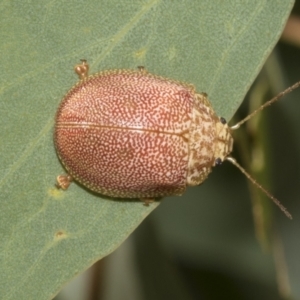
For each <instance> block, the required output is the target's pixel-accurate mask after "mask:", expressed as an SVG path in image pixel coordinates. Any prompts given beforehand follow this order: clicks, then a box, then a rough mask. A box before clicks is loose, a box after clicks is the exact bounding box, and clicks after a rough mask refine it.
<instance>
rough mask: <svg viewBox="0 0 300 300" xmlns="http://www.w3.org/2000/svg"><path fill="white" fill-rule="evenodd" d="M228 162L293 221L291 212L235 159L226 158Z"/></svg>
mask: <svg viewBox="0 0 300 300" xmlns="http://www.w3.org/2000/svg"><path fill="white" fill-rule="evenodd" d="M226 160H228V161H230V162H231V163H232V164H233V165H235V166H236V167H237V168H238V169H239V170H240V171H241V172H242V173H243V174H244V175H245V176H246V177H247V178H248V179H249V180H250V181H251V182H252V183H253V184H254V185H255V186H256V187H258V188H259V189H260V190H261V191H262V192H263V193H264V194H265V195H267V196H268V197H269V198H270V199H271V200H272V201H273V202H274V203H275V204H276V205H277V206H278V207H279V208H280V209H281V210H282V211H283V213H284V214H285V215H286V216H287V217H288V218H289V219H291V220H292V219H293V217H292V215H291V214H290V213H289V211H288V210H287V209H286V208H285V207H284V206H283V205H282V204H281V203H280V201H279V200H278V199H276V198H275V197H274V196H273V195H271V194H270V192H268V191H267V190H266V189H265V188H263V187H262V186H261V185H260V184H259V183H258V182H257V181H256V180H255V179H253V178H252V177H251V176H250V174H248V173H247V172H246V170H245V169H244V168H243V167H242V166H241V165H240V164H238V163H237V161H236V160H235V159H234V158H233V157H230V156H228V157H226Z"/></svg>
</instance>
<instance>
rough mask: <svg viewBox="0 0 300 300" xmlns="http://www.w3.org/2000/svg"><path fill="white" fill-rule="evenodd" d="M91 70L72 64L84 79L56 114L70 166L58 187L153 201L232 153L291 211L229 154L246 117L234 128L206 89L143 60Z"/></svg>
mask: <svg viewBox="0 0 300 300" xmlns="http://www.w3.org/2000/svg"><path fill="white" fill-rule="evenodd" d="M88 71H89V65H88V63H87V62H86V60H82V61H81V63H80V64H78V65H76V66H75V72H76V73H77V74H78V76H79V78H80V81H79V82H78V83H77V84H76V85H75V86H74V87H73V88H71V90H70V91H69V92H68V93H67V94H66V95H65V97H64V98H63V100H62V102H61V103H60V105H59V108H58V110H57V113H56V119H55V130H54V143H55V147H56V151H57V154H58V157H59V159H60V161H61V162H62V164H63V166H64V168H65V169H66V171H67V173H68V174H67V175H60V176H58V177H57V185H58V187H60V188H62V189H67V188H68V186H69V184H70V182H71V181H72V180H73V179H74V180H75V181H77V182H79V183H81V184H82V185H84V186H85V187H87V188H88V189H90V190H92V191H94V192H97V193H100V194H103V195H107V196H110V197H122V198H140V199H141V200H142V201H144V203H145V204H148V203H149V202H151V201H154V200H155V199H158V198H162V197H165V196H171V195H182V194H183V193H184V191H185V190H186V188H187V186H195V185H199V184H201V183H202V182H203V181H204V180H205V179H206V178H207V176H208V174H209V173H210V172H211V170H212V167H214V166H216V165H220V164H221V163H222V162H223V161H224V160H229V161H230V162H232V163H233V164H235V165H236V166H237V167H238V168H239V169H240V170H241V171H242V172H243V173H244V174H245V175H246V176H247V178H248V179H250V180H251V181H252V182H253V183H255V184H256V185H257V186H258V187H259V188H260V189H261V190H262V191H263V192H265V193H266V194H267V195H268V196H269V197H270V198H271V199H272V200H273V201H274V202H275V203H276V204H277V205H278V206H279V207H280V208H281V209H282V210H283V211H284V212H285V213H287V212H286V209H285V208H284V207H283V206H282V205H281V204H280V203H279V201H278V200H277V199H276V198H274V197H273V196H272V195H270V194H269V193H268V192H267V191H266V190H265V189H264V188H262V187H261V186H260V185H259V184H258V183H256V181H255V180H254V179H252V178H251V177H250V175H249V174H248V173H246V171H245V170H244V169H243V168H242V167H241V166H240V165H238V163H237V162H236V161H235V160H234V159H233V158H232V157H230V156H229V154H230V153H231V151H232V147H233V138H232V135H231V131H232V130H233V129H236V128H238V127H239V126H240V125H241V124H242V123H243V122H244V120H242V121H241V122H239V123H238V124H236V125H235V126H232V127H229V126H228V124H227V122H226V120H225V119H224V118H222V117H221V118H220V117H218V116H217V115H216V114H215V112H214V110H213V108H212V106H211V104H210V102H209V100H208V97H207V94H205V93H197V92H196V90H195V88H194V86H193V85H191V84H186V83H182V82H179V81H175V80H171V79H167V78H164V77H161V76H157V75H153V74H151V73H149V72H147V71H146V70H145V69H144V68H143V67H139V68H138V69H137V70H108V71H103V72H100V73H96V74H94V75H89V74H88ZM294 88H296V87H293V89H294ZM287 92H289V91H287V90H286V91H284V92H283V93H287ZM280 97H281V96H280ZM271 101H272V100H271ZM275 101H276V100H275ZM273 102H274V101H273ZM261 109H263V108H259V109H258V110H257V111H260V110H261ZM257 111H255V112H254V113H256V112H257Z"/></svg>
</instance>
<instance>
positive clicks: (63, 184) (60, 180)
mask: <svg viewBox="0 0 300 300" xmlns="http://www.w3.org/2000/svg"><path fill="white" fill-rule="evenodd" d="M72 180H73V178H72V177H71V176H70V175H59V176H57V177H56V186H57V188H59V189H62V190H66V189H67V188H68V187H69V185H70V184H71V182H72Z"/></svg>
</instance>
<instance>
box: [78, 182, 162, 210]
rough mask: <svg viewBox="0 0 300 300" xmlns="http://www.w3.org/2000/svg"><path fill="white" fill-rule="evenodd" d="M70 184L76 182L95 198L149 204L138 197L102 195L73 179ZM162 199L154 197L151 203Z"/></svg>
mask: <svg viewBox="0 0 300 300" xmlns="http://www.w3.org/2000/svg"><path fill="white" fill-rule="evenodd" d="M72 184H76V185H77V186H79V187H80V188H82V189H84V190H85V191H86V192H87V193H89V194H90V195H93V196H95V197H97V198H101V199H102V200H108V201H115V202H140V203H141V205H144V206H149V205H151V203H148V204H147V203H145V202H144V200H142V199H140V198H120V197H111V196H107V195H104V194H101V193H97V192H94V191H91V190H90V189H88V188H87V187H85V186H84V185H83V184H81V183H80V182H77V181H75V180H73V181H72ZM162 199H163V197H159V198H155V199H154V201H153V203H157V202H161V201H162Z"/></svg>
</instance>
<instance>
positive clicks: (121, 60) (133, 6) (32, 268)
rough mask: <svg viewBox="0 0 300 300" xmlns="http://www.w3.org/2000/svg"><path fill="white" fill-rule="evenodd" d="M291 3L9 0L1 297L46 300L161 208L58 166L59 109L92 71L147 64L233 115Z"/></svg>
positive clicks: (4, 20)
mask: <svg viewBox="0 0 300 300" xmlns="http://www.w3.org/2000/svg"><path fill="white" fill-rule="evenodd" d="M292 5H293V1H291V0H289V1H287V0H286V1H281V0H280V1H279V0H277V1H275V0H265V1H261V0H255V1H254V0H253V1H209V0H203V1H154V0H152V1H137V0H136V1H116V0H114V1H84V2H81V1H73V2H71V3H70V2H59V3H57V2H51V1H50V2H49V1H45V0H41V1H38V4H32V3H31V2H29V1H20V0H19V1H9V2H3V3H2V4H1V7H0V9H1V13H2V14H1V19H0V27H1V32H0V40H1V43H0V53H1V56H0V62H1V63H0V65H1V73H0V82H1V88H0V93H1V94H0V97H1V98H0V114H1V117H0V128H1V135H0V165H1V174H0V189H1V193H0V195H1V196H0V197H1V198H0V199H1V211H0V220H1V225H0V236H1V242H0V269H1V272H0V299H49V298H51V297H53V296H54V295H55V294H56V293H57V292H58V291H59V289H60V288H61V287H62V286H63V285H64V284H65V283H66V282H68V281H69V280H70V279H71V278H72V277H74V276H75V275H76V274H78V273H80V272H82V271H83V270H85V269H86V268H88V267H89V266H90V265H91V264H93V263H94V262H95V261H97V260H98V259H100V258H102V257H103V256H106V255H108V254H109V253H110V252H112V251H113V250H114V249H116V248H117V247H118V246H119V245H120V244H121V243H122V241H123V240H124V239H126V237H127V236H128V235H129V234H130V233H131V232H132V231H133V230H134V229H135V228H136V227H137V226H138V225H139V224H140V222H141V221H142V220H143V219H144V218H145V217H146V216H147V215H148V214H149V213H150V212H151V211H152V210H153V209H154V208H155V207H156V206H157V205H158V204H153V205H151V206H150V207H145V206H143V205H142V204H141V203H139V202H131V201H112V200H108V199H102V198H100V197H99V196H98V195H95V194H92V193H89V192H88V191H87V190H85V189H83V188H82V187H80V186H79V185H77V184H72V185H71V187H70V188H69V190H68V191H66V192H62V191H58V190H56V189H55V187H54V183H55V178H56V176H57V175H58V174H61V173H62V172H63V169H62V166H61V165H60V163H59V161H58V159H57V157H56V154H55V149H54V146H53V141H52V134H53V124H54V115H55V111H56V108H57V106H58V104H59V102H60V100H61V98H62V97H63V96H64V94H65V93H66V92H67V91H68V90H69V89H70V88H71V87H72V85H73V84H75V83H76V81H77V78H76V76H75V74H74V72H73V69H72V68H73V66H74V65H75V64H76V63H78V61H79V59H81V58H85V59H87V60H88V62H89V63H90V65H91V72H97V71H99V70H103V69H110V68H136V67H137V66H139V65H143V66H145V67H146V68H147V70H148V71H149V72H151V73H155V74H159V75H162V76H165V77H169V78H173V79H177V80H182V81H185V82H189V83H193V84H194V85H195V86H196V88H197V90H198V91H199V92H202V91H203V92H207V93H208V95H209V97H210V99H211V101H212V104H213V106H214V108H215V109H216V111H217V113H218V114H220V115H222V116H224V117H225V118H227V119H229V118H230V117H231V116H232V115H233V113H234V111H235V110H236V109H237V107H238V105H239V104H240V103H241V101H242V100H243V97H244V95H245V93H246V92H247V90H248V88H249V87H250V85H251V83H252V81H253V80H254V78H255V76H256V75H257V73H258V72H259V70H260V69H261V67H262V65H263V63H264V61H265V59H266V58H267V56H268V54H269V53H270V51H271V50H272V48H273V47H274V45H275V43H276V42H277V40H278V39H279V37H280V33H281V31H282V29H283V26H284V24H285V22H286V19H287V17H288V15H289V13H290V10H291V8H292Z"/></svg>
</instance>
